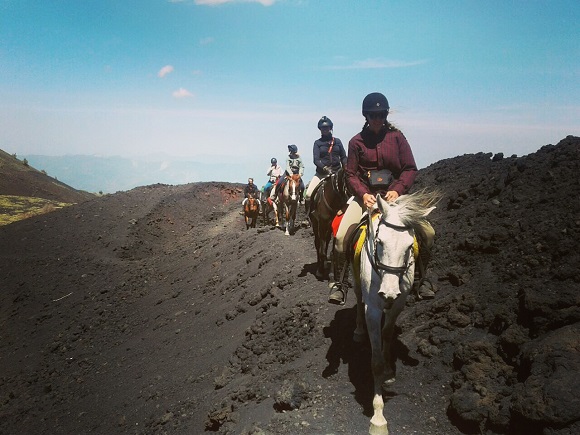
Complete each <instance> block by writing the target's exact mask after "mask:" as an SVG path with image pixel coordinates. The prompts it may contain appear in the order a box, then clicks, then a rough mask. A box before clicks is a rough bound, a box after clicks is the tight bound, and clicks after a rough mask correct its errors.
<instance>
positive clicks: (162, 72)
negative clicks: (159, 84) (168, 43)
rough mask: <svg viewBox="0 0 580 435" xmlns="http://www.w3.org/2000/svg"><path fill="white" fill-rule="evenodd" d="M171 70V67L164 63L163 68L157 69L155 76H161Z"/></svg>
mask: <svg viewBox="0 0 580 435" xmlns="http://www.w3.org/2000/svg"><path fill="white" fill-rule="evenodd" d="M171 72H173V67H172V66H171V65H165V66H164V67H163V68H161V69H160V70H159V72H158V73H157V76H158V77H161V78H163V77H165V76H166V75H167V74H169V73H171Z"/></svg>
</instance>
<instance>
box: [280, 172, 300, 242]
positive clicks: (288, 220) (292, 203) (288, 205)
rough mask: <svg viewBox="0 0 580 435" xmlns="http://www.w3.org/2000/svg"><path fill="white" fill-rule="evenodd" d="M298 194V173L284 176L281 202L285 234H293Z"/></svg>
mask: <svg viewBox="0 0 580 435" xmlns="http://www.w3.org/2000/svg"><path fill="white" fill-rule="evenodd" d="M299 196H300V174H293V175H290V176H288V177H286V181H285V185H284V190H283V193H282V195H281V202H282V204H284V218H285V227H286V233H285V234H286V235H287V236H289V235H290V234H294V223H295V221H296V210H297V209H298V197H299Z"/></svg>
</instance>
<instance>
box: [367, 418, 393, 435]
mask: <svg viewBox="0 0 580 435" xmlns="http://www.w3.org/2000/svg"><path fill="white" fill-rule="evenodd" d="M369 434H370V435H389V428H388V426H387V422H386V421H385V424H380V425H377V424H372V423H371V426H370V427H369Z"/></svg>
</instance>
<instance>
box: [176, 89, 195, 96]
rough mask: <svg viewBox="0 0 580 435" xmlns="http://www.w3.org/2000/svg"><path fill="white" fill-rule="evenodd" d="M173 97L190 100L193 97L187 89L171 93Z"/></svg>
mask: <svg viewBox="0 0 580 435" xmlns="http://www.w3.org/2000/svg"><path fill="white" fill-rule="evenodd" d="M173 96H174V97H175V98H191V97H193V94H192V93H191V92H189V91H188V90H187V89H184V88H179V89H178V90H177V91H175V92H173Z"/></svg>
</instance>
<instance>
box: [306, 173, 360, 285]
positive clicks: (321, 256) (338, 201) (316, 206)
mask: <svg viewBox="0 0 580 435" xmlns="http://www.w3.org/2000/svg"><path fill="white" fill-rule="evenodd" d="M350 196H351V194H350V193H349V191H348V188H347V186H346V174H345V172H344V168H341V169H339V170H338V172H336V173H334V174H332V175H329V176H327V177H325V178H324V179H323V180H322V181H321V182H320V183H319V184H318V186H316V188H315V189H314V191H313V192H312V195H311V197H310V203H309V204H308V210H310V211H309V214H308V218H309V219H310V223H311V225H312V231H313V233H314V246H315V248H316V259H317V267H316V277H317V278H318V279H320V280H324V279H328V268H327V261H328V245H329V243H330V239H331V236H332V220H333V219H334V218H335V217H336V214H337V213H338V211H339V210H341V209H342V208H343V207H344V206H345V205H346V202H347V201H348V199H349V198H350ZM335 279H337V278H336V277H335Z"/></svg>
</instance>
